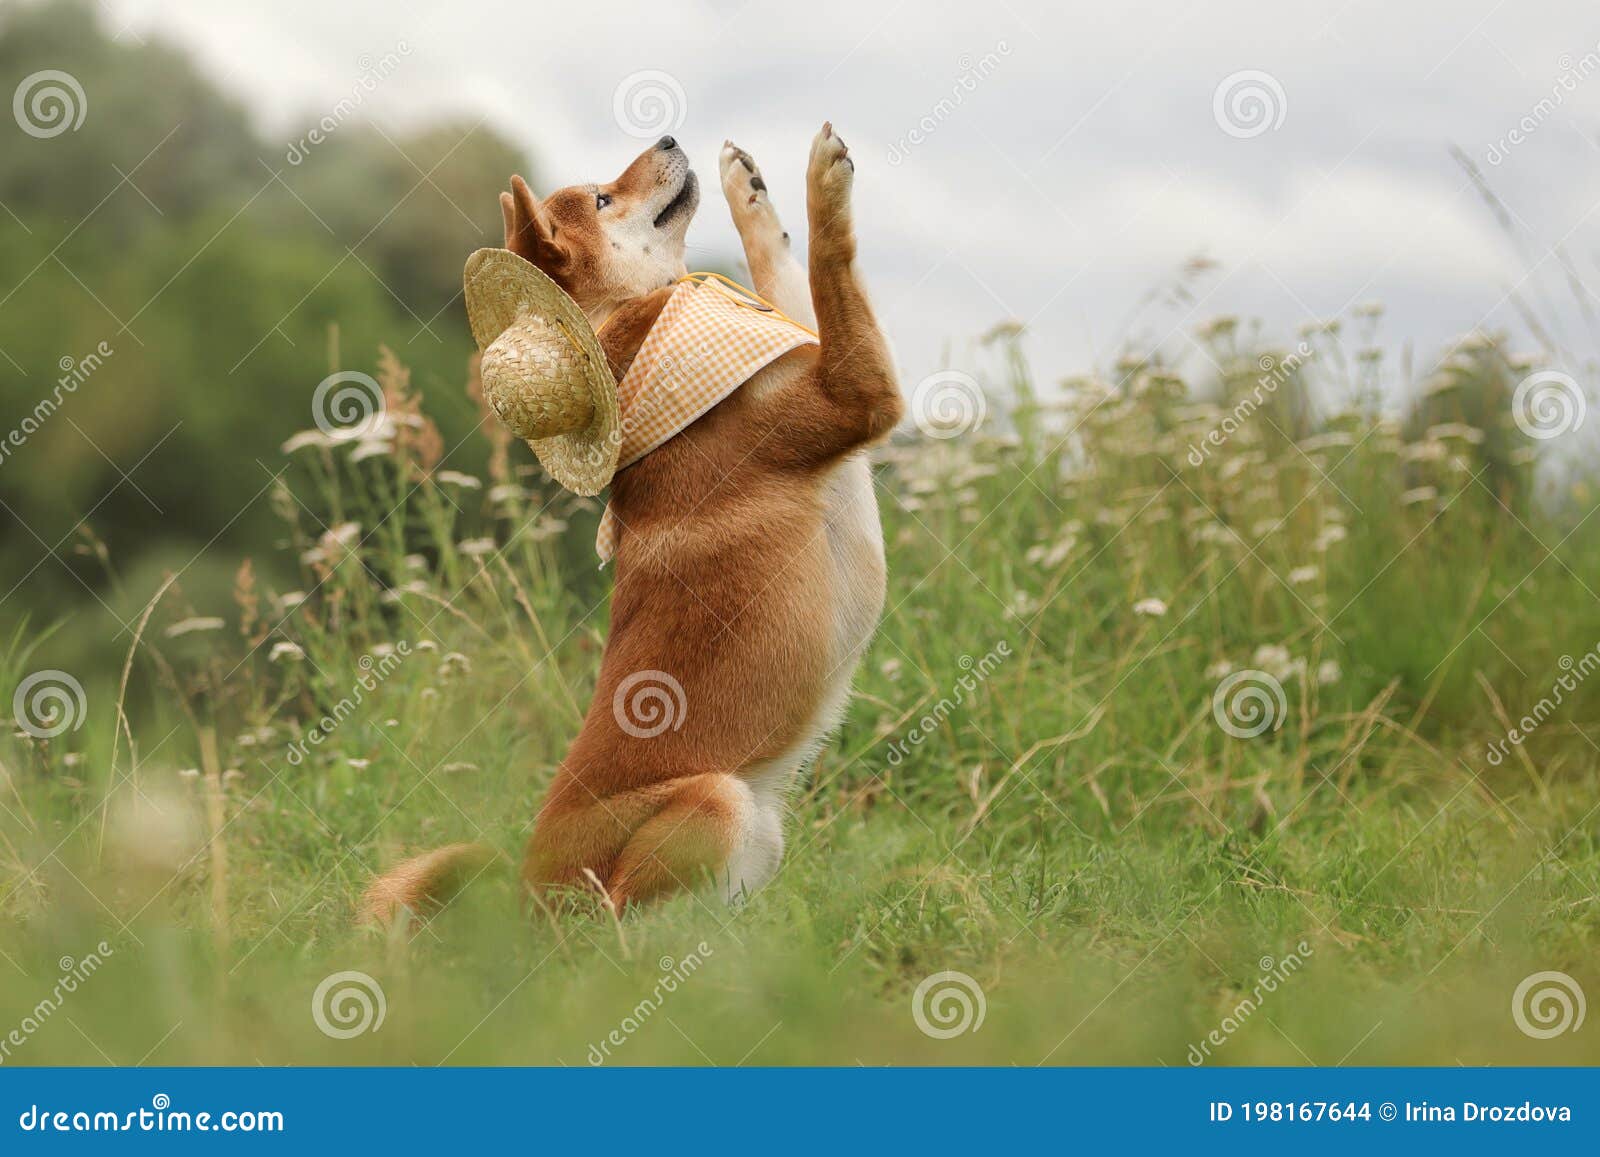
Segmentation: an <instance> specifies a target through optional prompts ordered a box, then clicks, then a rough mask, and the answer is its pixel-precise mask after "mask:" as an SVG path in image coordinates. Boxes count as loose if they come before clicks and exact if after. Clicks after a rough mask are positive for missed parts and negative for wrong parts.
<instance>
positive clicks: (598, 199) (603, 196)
mask: <svg viewBox="0 0 1600 1157" xmlns="http://www.w3.org/2000/svg"><path fill="white" fill-rule="evenodd" d="M609 204H611V194H609V193H596V194H595V196H594V207H595V208H596V209H604V208H605V207H606V206H607V205H609Z"/></svg>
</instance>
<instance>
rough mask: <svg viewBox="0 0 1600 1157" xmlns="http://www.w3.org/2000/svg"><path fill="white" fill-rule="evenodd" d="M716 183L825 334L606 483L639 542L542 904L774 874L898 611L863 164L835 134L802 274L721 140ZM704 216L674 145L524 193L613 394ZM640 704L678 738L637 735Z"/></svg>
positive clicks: (387, 896) (557, 807)
mask: <svg viewBox="0 0 1600 1157" xmlns="http://www.w3.org/2000/svg"><path fill="white" fill-rule="evenodd" d="M720 170H721V184H722V190H723V194H724V195H725V197H726V198H727V201H728V206H729V208H730V210H731V211H732V214H733V219H734V223H735V225H736V226H737V228H738V232H739V236H740V238H741V240H742V242H743V245H744V250H745V255H746V258H747V260H748V263H749V267H750V273H751V276H752V279H753V281H754V283H755V285H754V288H755V290H756V291H757V292H758V293H759V294H761V295H762V296H764V297H766V298H767V299H769V300H770V301H771V302H772V303H774V304H775V305H776V306H777V307H778V308H779V309H781V310H782V311H784V312H785V313H787V314H788V315H789V316H790V317H791V318H793V319H795V320H796V321H799V322H801V323H803V324H805V325H808V326H811V327H814V328H815V330H816V333H817V336H818V339H819V340H818V342H817V343H813V344H807V345H805V346H802V347H800V348H798V349H794V350H792V351H790V352H789V353H786V354H784V355H783V356H781V357H779V358H778V359H777V360H776V361H773V362H771V364H769V365H767V366H766V367H765V368H764V369H761V370H760V371H759V372H757V373H756V374H755V375H754V376H753V377H751V378H750V379H749V380H748V381H746V382H745V383H744V384H743V385H742V386H741V387H740V388H738V389H736V390H735V391H734V392H733V393H731V394H729V395H728V396H727V397H726V398H724V399H723V400H722V401H721V402H719V403H718V404H716V405H715V406H714V407H713V408H712V409H710V410H709V411H707V412H706V413H705V414H703V415H702V416H701V417H699V418H698V419H696V420H694V422H693V423H692V424H691V425H689V426H688V427H687V428H686V429H684V430H683V431H682V432H681V433H679V434H677V435H676V436H675V437H672V438H671V439H670V440H668V441H667V442H665V443H664V444H662V445H660V446H659V447H657V448H656V449H654V450H652V451H651V452H650V453H648V454H647V455H646V456H645V457H643V458H641V459H640V460H639V461H637V462H636V463H634V464H633V465H631V466H628V467H627V468H626V469H623V470H621V471H620V472H619V473H617V475H616V476H615V478H614V479H613V480H612V489H611V509H612V511H613V512H614V513H615V514H616V516H617V520H618V522H619V523H620V524H621V525H622V526H624V527H625V528H626V529H625V531H624V532H623V534H622V535H621V538H620V543H619V546H618V549H617V554H616V580H615V588H614V590H613V593H612V601H611V632H610V636H609V639H608V641H607V643H606V647H605V652H604V655H603V657H602V660H601V666H600V674H599V679H598V682H597V685H596V687H595V692H594V699H593V701H592V703H591V704H590V707H589V710H588V713H587V716H586V718H585V720H584V723H583V727H582V729H581V731H580V732H579V734H578V736H577V738H576V739H575V740H574V741H573V744H572V746H571V749H570V750H569V752H568V754H567V756H566V759H565V760H564V761H563V763H562V765H561V767H560V770H559V771H558V773H557V775H556V778H555V781H554V783H553V784H552V785H551V788H550V790H549V793H548V795H547V797H546V799H545V801H544V804H543V806H542V807H541V809H540V811H539V814H538V819H537V822H536V824H535V827H534V831H533V835H532V838H531V840H530V841H529V845H528V849H527V852H526V856H525V858H524V861H523V867H522V878H523V881H524V883H525V884H526V886H527V888H528V889H529V890H530V892H531V893H532V894H533V895H535V896H540V897H542V896H543V895H545V894H546V893H548V892H550V891H551V890H553V889H562V888H578V889H584V890H589V891H592V890H593V888H594V887H595V886H598V887H600V888H601V889H603V890H604V893H605V899H606V900H607V901H608V902H609V903H610V904H612V905H614V906H615V909H616V910H619V911H620V910H622V909H624V908H626V907H627V906H628V905H631V904H636V903H639V902H641V901H647V900H649V899H651V898H653V897H658V896H661V895H664V894H667V893H670V892H673V891H676V890H679V889H685V888H691V887H695V886H697V885H699V884H701V883H703V882H707V881H712V882H714V883H715V885H716V886H717V887H718V888H719V889H720V890H721V892H722V893H723V894H724V895H725V896H726V897H728V898H729V899H733V898H737V897H739V896H740V895H742V894H744V893H746V892H748V891H750V890H752V889H755V888H757V887H759V886H760V885H761V884H763V883H764V882H766V881H767V880H768V879H770V878H771V877H772V876H773V874H774V873H775V872H776V871H777V869H778V865H779V862H780V860H781V858H782V855H783V848H784V833H783V820H784V811H785V806H786V802H785V801H786V796H787V793H788V791H789V790H790V788H791V787H792V785H793V784H794V783H795V782H796V780H797V778H798V775H799V772H800V770H801V768H802V767H803V766H804V764H805V763H806V762H807V760H809V759H810V758H811V757H812V756H813V755H814V754H815V753H816V751H817V750H818V749H819V748H820V746H821V745H822V743H823V741H824V740H825V738H826V736H827V734H828V732H829V731H830V730H831V729H832V728H833V727H834V726H835V725H836V724H837V723H838V721H839V719H840V718H841V716H842V714H843V712H844V709H845V706H846V702H847V699H848V696H849V689H850V684H851V680H852V677H853V675H854V672H855V668H856V666H857V664H858V662H859V660H860V658H861V654H862V652H863V650H864V649H865V647H866V645H867V642H868V640H869V638H870V636H871V634H872V632H873V630H874V629H875V627H876V624H877V621H878V617H879V615H880V614H881V613H882V609H883V599H884V577H885V568H884V551H883V533H882V529H881V527H880V524H879V519H878V508H877V501H876V496H875V494H874V492H873V487H872V479H871V475H870V473H869V470H868V465H867V460H866V457H865V454H864V451H865V449H866V448H867V447H869V446H871V445H872V444H873V443H874V442H877V441H879V440H880V439H883V438H885V437H886V436H887V435H888V434H889V432H890V431H891V430H892V429H893V428H894V427H895V425H896V424H897V423H898V421H899V420H900V416H901V412H902V402H901V396H900V392H899V388H898V385H897V383H896V380H895V373H894V368H893V364H892V361H891V359H890V356H889V351H888V348H887V346H886V344H885V342H884V339H883V337H882V335H881V333H880V332H879V330H878V326H877V323H876V321H875V320H874V318H873V314H872V309H871V307H870V306H869V305H868V302H867V297H866V293H865V292H864V290H863V289H862V285H861V282H860V279H859V278H858V276H857V272H856V265H855V259H856V239H855V231H854V225H853V221H852V215H851V186H852V182H853V179H854V175H855V165H854V162H853V161H852V160H851V159H850V155H849V150H848V149H847V148H846V147H845V144H844V141H843V140H841V139H840V137H839V135H838V134H837V133H835V132H834V131H833V128H832V126H831V125H827V124H825V125H824V126H823V127H822V130H821V131H820V132H819V133H818V134H817V135H816V138H815V139H814V140H813V142H812V145H811V154H810V161H809V165H808V169H807V174H806V216H807V221H808V225H809V228H810V243H809V253H808V263H809V270H808V269H806V268H802V267H801V265H800V263H799V261H798V260H797V259H796V258H795V257H794V256H793V254H792V253H791V251H790V245H789V237H788V234H786V233H785V232H784V231H783V227H782V225H781V224H780V222H779V219H778V214H777V211H776V209H775V208H774V207H773V204H772V201H771V199H770V197H769V192H768V189H767V186H766V183H765V181H764V180H763V179H762V177H761V173H760V170H759V169H758V168H757V166H756V164H755V162H754V161H753V160H752V159H751V157H750V156H749V154H748V153H745V152H744V151H743V150H741V149H739V148H737V147H736V146H734V145H733V143H732V142H728V143H727V144H726V145H725V147H724V148H723V150H722V154H721V158H720ZM698 203H699V185H698V182H697V180H696V178H695V175H694V173H693V171H692V170H691V169H690V167H689V162H688V159H687V157H686V156H685V155H684V152H683V150H682V149H681V148H680V147H679V145H678V143H677V142H676V141H675V140H673V139H672V138H671V137H663V138H662V139H661V140H660V141H658V142H657V143H656V144H655V145H654V146H652V147H651V148H649V149H646V150H645V151H644V152H643V153H641V154H640V155H639V156H638V157H637V158H636V159H635V160H634V161H633V163H632V164H630V165H629V166H628V167H627V168H626V169H625V170H623V172H622V174H621V175H620V176H619V177H617V179H616V180H614V181H612V182H610V183H608V184H602V185H575V186H571V187H568V188H564V189H561V190H559V191H558V192H555V193H552V194H551V195H549V196H548V197H546V198H544V199H543V200H539V199H538V198H536V197H535V196H534V195H533V193H532V191H531V190H530V189H529V188H528V186H527V185H526V184H525V183H524V182H523V181H522V180H521V178H513V180H512V188H511V191H510V192H509V193H502V194H501V206H502V209H503V212H504V216H505V247H506V248H507V249H509V250H511V251H512V252H513V253H516V254H518V255H519V256H521V257H524V258H526V259H527V260H528V261H530V262H532V263H533V264H534V265H536V266H537V267H538V268H539V269H540V270H542V271H543V272H544V273H545V274H547V275H548V276H549V277H550V278H552V279H553V280H554V281H555V282H556V283H557V284H558V285H560V286H561V288H562V289H564V290H565V291H566V292H567V293H568V294H569V295H570V296H571V297H572V298H573V300H574V301H576V302H577V304H578V305H579V307H581V308H582V310H583V311H584V313H585V314H586V315H587V316H588V317H589V319H590V321H591V322H592V323H593V325H594V326H595V327H596V329H597V330H598V332H599V337H600V341H601V344H602V346H603V348H604V350H605V354H606V357H607V360H608V361H609V363H610V366H611V369H612V372H613V373H614V374H615V375H616V376H617V377H618V378H619V379H620V378H621V377H622V376H623V375H624V374H625V373H626V371H627V369H628V367H629V365H630V364H631V362H632V361H633V359H634V356H635V355H636V354H637V352H638V350H639V347H640V345H641V343H642V342H643V341H644V339H645V337H646V335H647V334H648V333H649V331H650V329H651V326H652V324H653V323H654V322H655V320H656V318H657V316H658V315H659V314H660V312H661V310H662V308H663V306H664V305H665V303H666V301H667V299H668V298H669V297H670V296H671V294H672V292H673V289H674V286H675V284H676V283H677V281H678V279H679V278H681V277H683V276H684V274H685V266H684V236H685V234H686V232H687V230H688V226H689V222H690V220H691V218H692V217H693V215H694V212H695V209H696V208H697V206H698ZM641 696H642V697H643V698H641ZM640 709H643V710H646V711H649V712H654V713H655V714H654V716H653V718H654V719H655V720H656V721H657V722H658V723H659V722H660V721H661V720H662V719H665V725H661V726H649V727H640V726H638V725H637V721H636V720H635V721H630V717H629V716H630V712H633V711H636V710H640ZM663 713H664V714H663ZM488 854H489V853H487V852H486V851H485V850H484V849H482V848H479V847H476V846H473V845H455V846H452V847H448V848H443V849H440V850H438V851H435V852H431V853H428V854H427V855H424V856H420V857H417V858H415V859H412V860H410V861H407V862H405V863H403V864H401V865H399V866H398V867H396V868H394V869H393V870H391V871H390V872H388V873H386V874H385V875H383V876H382V877H380V878H379V879H378V880H376V881H375V882H374V883H373V884H372V885H371V887H370V888H369V889H368V891H367V894H366V896H365V899H364V902H363V909H364V915H365V916H366V917H367V918H370V919H373V920H376V921H379V922H387V921H388V920H390V919H392V918H393V917H394V916H396V915H398V914H399V913H400V911H401V910H402V909H404V910H409V911H412V912H425V911H426V910H427V909H428V908H429V906H430V905H433V904H437V903H438V902H439V900H441V899H442V898H443V896H444V895H446V894H447V893H448V892H449V890H450V889H451V888H452V887H453V886H454V884H455V883H457V882H459V881H460V879H462V878H463V876H464V875H465V874H467V873H469V872H470V871H471V870H473V869H474V868H475V867H476V866H477V865H479V864H481V863H482V862H483V861H484V858H485V857H486V856H487V855H488Z"/></svg>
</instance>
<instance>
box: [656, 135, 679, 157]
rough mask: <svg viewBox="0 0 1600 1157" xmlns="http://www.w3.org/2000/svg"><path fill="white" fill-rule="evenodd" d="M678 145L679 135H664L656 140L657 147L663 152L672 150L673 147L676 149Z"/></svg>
mask: <svg viewBox="0 0 1600 1157" xmlns="http://www.w3.org/2000/svg"><path fill="white" fill-rule="evenodd" d="M677 147H678V138H677V137H662V138H661V139H660V140H659V141H657V142H656V148H658V149H660V150H661V151H662V152H663V153H668V152H671V151H672V150H673V149H675V148H677Z"/></svg>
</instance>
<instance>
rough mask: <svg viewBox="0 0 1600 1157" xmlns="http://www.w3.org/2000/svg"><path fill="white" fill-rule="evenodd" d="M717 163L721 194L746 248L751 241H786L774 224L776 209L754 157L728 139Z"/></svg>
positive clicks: (785, 235)
mask: <svg viewBox="0 0 1600 1157" xmlns="http://www.w3.org/2000/svg"><path fill="white" fill-rule="evenodd" d="M718 165H719V168H720V171H721V174H722V195H723V196H724V197H726V198H727V199H728V208H729V210H730V211H731V212H732V213H733V223H734V225H735V226H736V227H737V228H738V230H739V233H740V236H741V237H743V238H744V240H745V244H746V247H748V246H749V244H750V242H751V241H752V240H760V241H767V242H777V243H784V242H787V241H788V240H789V235H788V234H787V233H785V232H784V231H783V226H782V225H780V224H779V223H778V211H777V209H776V208H774V207H773V204H772V198H771V196H770V195H769V194H768V192H767V182H766V181H765V180H764V179H763V178H762V176H761V169H760V168H759V167H757V165H756V161H755V158H754V157H752V156H751V155H750V154H749V153H747V152H745V151H744V150H743V149H741V148H740V147H739V146H738V145H736V144H734V143H733V142H732V141H724V142H723V144H722V155H721V157H720V158H719V161H718ZM769 235H770V236H769Z"/></svg>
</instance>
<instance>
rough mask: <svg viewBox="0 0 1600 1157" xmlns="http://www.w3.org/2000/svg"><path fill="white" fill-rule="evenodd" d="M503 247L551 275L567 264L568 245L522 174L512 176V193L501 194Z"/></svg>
mask: <svg viewBox="0 0 1600 1157" xmlns="http://www.w3.org/2000/svg"><path fill="white" fill-rule="evenodd" d="M500 216H501V217H503V218H504V219H505V226H506V248H507V249H509V250H511V252H513V253H515V254H516V255H517V256H518V257H521V258H523V259H524V260H526V261H529V262H532V263H533V264H534V265H537V266H538V267H539V268H540V269H541V270H543V271H544V272H545V273H547V274H549V275H550V276H552V277H554V276H555V275H556V274H558V273H560V272H561V270H562V269H563V268H564V267H565V266H566V264H567V260H568V256H569V254H568V252H567V248H566V246H565V245H564V244H562V242H561V240H560V238H559V237H558V236H557V231H556V227H555V223H554V222H553V221H551V220H550V214H549V213H548V212H546V211H545V208H544V206H543V205H541V204H539V201H538V199H537V198H536V197H535V196H534V195H533V190H532V189H530V188H528V182H526V181H524V180H523V179H522V178H521V177H512V178H511V192H509V193H501V194H500Z"/></svg>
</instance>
